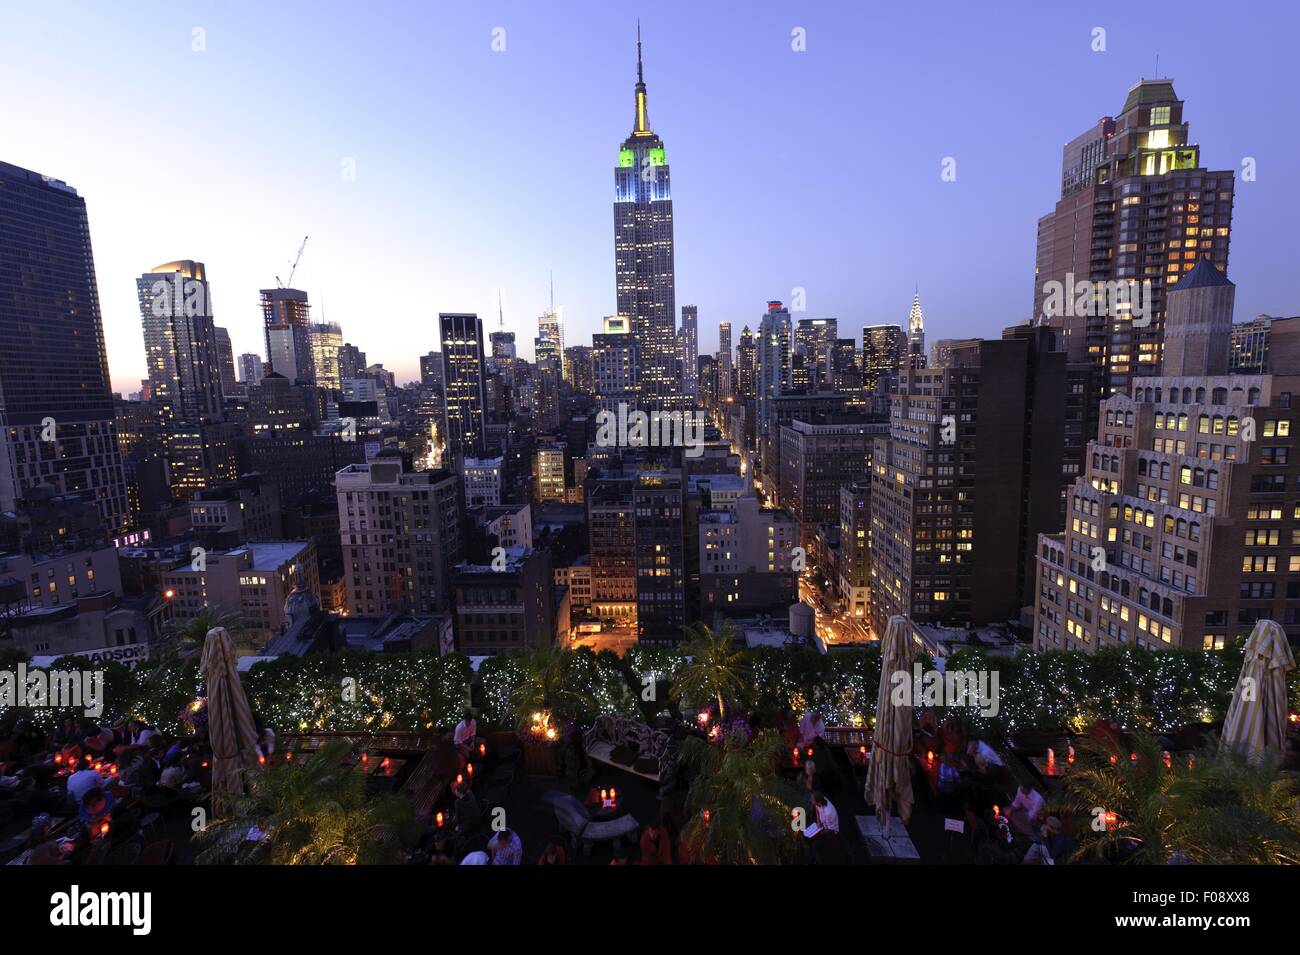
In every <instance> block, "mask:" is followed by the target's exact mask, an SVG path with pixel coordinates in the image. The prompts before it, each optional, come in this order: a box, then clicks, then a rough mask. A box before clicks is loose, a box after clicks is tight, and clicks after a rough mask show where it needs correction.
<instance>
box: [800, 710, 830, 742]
mask: <svg viewBox="0 0 1300 955" xmlns="http://www.w3.org/2000/svg"><path fill="white" fill-rule="evenodd" d="M825 735H826V724H825V723H824V722H823V721H822V715H821V714H820V713H818V712H817V711H816V710H807V711H806V712H805V713H804V715H803V719H801V720H800V721H799V745H800V746H807V745H808V744H809V743H811V742H812V741H813V740H815V739H817V737H819V736H825Z"/></svg>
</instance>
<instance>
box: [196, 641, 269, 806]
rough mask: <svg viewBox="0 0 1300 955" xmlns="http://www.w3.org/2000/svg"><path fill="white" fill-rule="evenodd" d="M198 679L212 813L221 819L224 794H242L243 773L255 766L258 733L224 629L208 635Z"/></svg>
mask: <svg viewBox="0 0 1300 955" xmlns="http://www.w3.org/2000/svg"><path fill="white" fill-rule="evenodd" d="M199 675H200V676H201V677H202V678H203V682H204V684H205V685H206V686H207V688H208V738H209V741H210V742H211V744H212V811H213V812H214V813H216V814H218V815H221V813H222V811H223V810H224V809H225V808H226V804H227V803H228V800H227V799H226V798H225V797H224V795H223V794H226V793H242V792H243V791H244V779H243V773H242V771H243V770H245V769H252V768H254V767H255V766H256V765H257V731H256V730H255V729H254V728H253V714H252V713H251V712H250V711H249V709H248V697H246V696H245V695H244V687H243V686H242V685H241V684H240V682H239V673H238V672H237V671H236V669H235V647H234V644H233V643H231V640H230V634H229V633H227V632H226V628H225V627H213V628H212V629H211V630H209V631H208V636H207V639H206V640H204V641H203V656H202V657H201V658H200V659H199Z"/></svg>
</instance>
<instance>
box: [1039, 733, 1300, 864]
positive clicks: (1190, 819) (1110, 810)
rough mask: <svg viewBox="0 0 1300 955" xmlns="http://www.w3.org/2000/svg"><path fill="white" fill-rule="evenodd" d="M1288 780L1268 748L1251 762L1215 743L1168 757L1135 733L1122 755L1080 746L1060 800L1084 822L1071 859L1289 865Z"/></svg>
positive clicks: (1296, 844)
mask: <svg viewBox="0 0 1300 955" xmlns="http://www.w3.org/2000/svg"><path fill="white" fill-rule="evenodd" d="M1295 785H1296V775H1295V774H1294V773H1288V772H1284V771H1282V769H1281V759H1280V757H1279V756H1278V754H1276V753H1270V754H1268V755H1267V756H1266V757H1265V758H1264V759H1263V760H1261V761H1259V762H1258V763H1255V764H1252V763H1250V762H1249V761H1248V760H1247V759H1246V758H1245V757H1244V756H1242V755H1240V754H1238V753H1236V752H1234V751H1232V750H1227V751H1223V752H1220V751H1219V750H1218V749H1217V748H1215V747H1211V748H1208V749H1205V750H1203V751H1201V752H1198V753H1196V754H1194V755H1188V754H1185V753H1184V754H1179V755H1177V756H1175V755H1173V754H1171V753H1168V752H1166V751H1163V750H1161V749H1160V744H1159V743H1158V742H1157V741H1156V740H1155V739H1153V738H1152V737H1150V736H1146V735H1139V736H1136V737H1135V738H1134V742H1133V744H1132V749H1131V750H1129V751H1128V752H1122V751H1120V749H1119V748H1118V746H1117V745H1115V744H1114V743H1110V742H1096V741H1090V742H1088V743H1086V744H1085V756H1084V759H1083V760H1082V762H1081V764H1080V765H1078V766H1076V767H1075V769H1074V771H1073V772H1072V773H1071V774H1070V776H1069V780H1068V785H1067V789H1066V793H1065V796H1064V799H1063V800H1062V805H1063V807H1064V808H1065V809H1067V810H1069V811H1072V812H1074V813H1075V814H1077V815H1078V816H1079V817H1080V818H1084V819H1087V820H1088V826H1087V827H1086V831H1085V838H1084V839H1083V840H1082V844H1081V846H1080V849H1079V851H1078V855H1079V856H1086V855H1090V854H1091V855H1095V856H1097V857H1099V858H1102V859H1107V860H1112V861H1114V860H1122V861H1125V862H1131V863H1139V864H1154V865H1164V864H1167V863H1169V862H1170V861H1172V860H1176V859H1185V860H1188V861H1191V862H1198V863H1204V864H1211V865H1214V864H1217V865H1231V864H1256V865H1258V864H1274V865H1276V864H1284V863H1290V864H1295V863H1296V862H1300V802H1297V800H1296V797H1295Z"/></svg>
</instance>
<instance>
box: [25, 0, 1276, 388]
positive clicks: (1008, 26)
mask: <svg viewBox="0 0 1300 955" xmlns="http://www.w3.org/2000/svg"><path fill="white" fill-rule="evenodd" d="M986 6H988V5H983V4H980V5H977V4H971V3H968V2H960V0H958V2H951V3H946V2H941V3H936V4H927V5H925V8H924V11H923V12H922V11H920V9H919V8H918V7H916V6H915V5H909V4H885V3H882V2H876V0H871V2H862V0H853V2H847V0H845V2H813V3H803V4H793V3H775V2H767V0H763V2H749V3H744V4H724V3H720V2H700V0H685V2H676V0H660V2H657V3H654V4H643V5H640V6H637V5H633V4H628V3H619V2H611V0H602V2H583V3H579V2H571V0H570V2H566V0H554V2H550V3H537V2H531V0H530V2H519V3H474V4H460V3H458V4H452V3H441V2H439V3H433V2H426V3H393V2H368V3H356V2H352V3H343V2H337V0H327V2H320V3H310V4H309V3H296V2H294V3H288V2H277V3H274V4H271V3H264V2H258V3H253V2H224V3H219V4H218V3H187V2H171V3H148V2H132V3H129V4H105V3H54V2H51V3H41V4H22V5H19V4H6V5H4V6H3V7H0V90H3V91H4V97H5V98H4V105H3V109H2V110H0V160H4V161H7V162H12V163H15V164H17V165H19V166H25V167H27V168H30V169H36V170H38V171H40V172H42V173H45V174H48V175H52V176H55V177H57V178H60V179H64V180H66V181H67V182H68V183H69V184H71V185H72V186H74V187H75V188H76V189H77V190H78V191H79V192H80V193H81V195H83V196H84V197H85V198H86V201H87V204H88V207H89V213H90V225H91V236H92V240H93V242H94V249H95V264H96V270H97V273H98V278H99V291H100V299H101V303H102V306H103V313H104V322H105V329H106V335H107V340H108V354H109V363H110V366H111V369H112V373H113V383H114V387H115V388H116V389H118V390H121V391H123V392H128V391H135V390H137V389H138V387H139V379H140V378H141V377H143V376H144V374H145V368H144V357H143V341H142V337H141V332H140V321H139V313H138V306H137V304H136V292H135V284H134V283H135V277H136V276H138V275H139V274H140V273H141V272H144V271H147V270H148V269H150V268H152V267H153V266H155V265H159V264H161V263H163V262H168V261H171V260H173V259H179V258H193V259H198V260H201V261H203V262H205V263H206V264H207V267H208V276H209V279H210V280H211V282H212V299H213V303H214V313H215V315H216V318H217V321H218V322H219V323H220V324H222V325H224V326H226V327H228V328H229V329H230V332H231V336H232V338H233V340H234V346H235V351H236V353H239V352H244V351H257V352H259V353H260V352H261V351H262V350H263V349H262V338H261V332H260V316H259V312H258V299H257V290H258V289H259V288H263V287H269V286H273V285H274V284H275V278H274V277H275V275H277V274H279V275H281V276H284V277H286V278H287V275H288V271H287V270H288V268H289V262H290V260H291V259H292V257H293V255H294V253H295V252H296V250H297V248H298V245H299V243H300V242H301V240H302V237H303V235H305V234H310V236H311V239H310V241H309V242H308V244H307V251H306V253H305V255H304V256H303V261H302V264H301V266H300V267H299V269H298V273H297V277H296V278H295V281H294V285H295V286H297V287H299V288H303V289H306V290H307V291H308V292H309V294H310V296H311V301H312V303H313V306H314V307H313V314H314V315H315V317H316V319H317V320H328V321H335V322H339V323H341V324H342V326H343V332H344V338H345V340H347V341H350V342H352V343H354V344H356V345H358V346H360V347H361V348H363V349H364V350H365V351H366V352H367V353H368V355H369V358H370V360H371V361H377V362H382V363H383V364H384V365H385V366H386V367H388V368H390V369H394V370H395V371H397V372H398V376H399V380H405V379H407V378H412V377H416V376H417V374H418V364H417V356H418V355H419V354H421V353H423V352H426V351H428V350H430V349H432V348H435V347H437V328H436V314H437V313H438V312H439V311H477V312H478V313H479V314H480V315H481V316H484V318H485V319H487V320H489V322H488V324H489V328H492V327H495V325H496V301H497V290H498V289H499V290H501V294H502V298H503V300H504V306H505V317H506V325H507V327H508V328H510V329H513V330H514V331H516V332H517V333H519V336H520V339H521V341H527V342H528V343H529V347H527V348H524V349H522V351H523V352H524V353H526V354H531V341H532V337H533V336H534V335H535V334H536V317H537V315H538V314H539V313H540V312H541V311H542V309H543V308H544V307H545V306H546V304H547V299H548V285H547V277H548V273H549V272H550V271H551V270H553V271H554V274H555V290H556V301H557V302H558V303H561V304H563V305H564V306H565V318H566V324H567V328H566V335H565V337H566V344H579V343H586V344H590V335H591V334H592V332H594V331H597V330H598V326H599V322H600V316H602V315H604V314H608V313H610V312H612V311H613V310H614V267H613V237H612V229H613V226H612V211H611V202H612V199H613V168H614V164H615V161H616V156H617V150H618V145H619V143H620V142H621V141H622V140H623V139H624V138H625V137H626V136H627V134H628V132H629V131H630V129H631V125H632V120H633V91H632V87H633V84H634V82H635V67H636V62H635V29H636V17H637V16H638V15H639V16H641V18H642V30H643V39H644V43H645V71H646V82H647V85H648V87H649V109H650V122H651V125H652V126H653V128H654V129H655V130H656V131H657V132H658V133H659V134H660V135H661V136H662V137H663V138H664V141H665V144H666V146H667V150H668V161H669V163H670V165H671V168H672V182H673V199H674V212H675V216H676V255H677V261H676V265H677V304H678V306H679V307H680V306H681V305H684V304H691V303H694V304H696V305H698V306H699V310H700V350H701V352H703V351H711V350H713V349H715V348H716V347H717V325H718V322H719V321H721V320H729V321H731V322H732V324H733V327H734V330H735V332H734V334H736V335H738V334H739V331H740V328H741V326H742V325H744V324H746V323H748V324H749V325H751V327H753V326H756V325H757V320H758V318H759V316H760V315H761V313H762V311H763V307H764V303H765V302H766V301H767V300H768V299H770V298H778V299H782V300H787V301H788V300H789V298H790V295H791V289H792V288H794V287H796V286H798V287H802V288H804V289H806V290H807V308H808V310H807V312H806V313H804V314H803V315H801V316H798V317H825V316H835V317H837V318H839V320H840V329H841V334H842V335H844V336H847V335H849V334H852V335H853V336H854V337H855V338H857V337H859V336H860V335H861V328H862V326H863V325H864V324H875V323H880V322H897V323H900V324H901V323H904V321H905V319H906V316H907V308H908V305H909V304H910V301H911V297H912V290H913V286H914V285H916V286H919V289H920V293H921V301H922V305H923V306H924V308H925V313H926V324H927V333H928V335H929V337H930V338H931V339H932V340H933V339H935V338H941V337H964V336H973V335H997V334H999V332H1000V329H1001V328H1002V327H1003V326H1005V325H1008V324H1013V323H1015V322H1017V321H1020V320H1022V319H1024V318H1027V317H1028V314H1029V311H1030V308H1031V305H1032V282H1033V256H1034V237H1035V222H1036V220H1037V218H1038V217H1039V216H1041V215H1043V214H1044V213H1046V212H1048V211H1050V210H1051V209H1052V207H1053V204H1054V202H1055V200H1056V198H1057V195H1058V192H1059V185H1058V183H1059V172H1060V149H1061V145H1062V144H1063V143H1064V142H1065V141H1066V140H1067V139H1069V138H1071V137H1072V136H1074V135H1076V134H1078V133H1079V132H1081V131H1083V130H1084V129H1085V128H1086V127H1088V126H1089V125H1091V124H1093V123H1094V122H1095V121H1096V120H1097V119H1098V118H1100V117H1101V116H1102V115H1106V114H1111V115H1113V114H1114V113H1117V112H1118V111H1119V109H1120V106H1121V105H1122V103H1123V101H1124V97H1125V94H1126V92H1127V90H1128V88H1129V87H1130V86H1131V85H1132V84H1133V83H1135V82H1137V80H1138V79H1139V78H1140V77H1142V76H1153V75H1156V56H1157V54H1158V55H1159V58H1160V60H1159V63H1160V75H1165V76H1170V77H1172V78H1173V79H1174V82H1175V89H1176V90H1177V92H1178V94H1179V96H1180V97H1181V98H1182V99H1183V100H1184V101H1185V102H1186V104H1187V105H1186V112H1185V118H1186V119H1187V120H1188V122H1189V123H1190V124H1191V137H1192V139H1193V141H1195V142H1198V143H1200V144H1201V146H1202V159H1203V162H1204V163H1205V164H1206V165H1208V166H1209V167H1210V168H1212V169H1233V170H1236V171H1237V173H1238V186H1237V200H1236V206H1235V211H1234V219H1233V239H1232V248H1231V254H1230V262H1229V276H1230V277H1231V278H1232V279H1233V280H1234V281H1235V282H1236V283H1237V286H1238V293H1237V316H1236V317H1237V320H1238V321H1241V320H1244V319H1246V318H1249V317H1252V316H1254V315H1256V314H1258V313H1261V312H1268V313H1271V314H1296V313H1297V312H1300V270H1298V269H1297V268H1296V243H1295V228H1294V223H1295V222H1297V221H1300V200H1298V199H1297V195H1298V191H1297V188H1296V184H1297V183H1298V182H1300V158H1298V157H1300V131H1298V124H1297V122H1296V119H1297V97H1296V95H1295V91H1296V89H1297V86H1296V82H1295V77H1294V72H1293V68H1292V62H1293V59H1294V50H1293V43H1294V37H1295V34H1296V29H1297V27H1298V26H1300V13H1297V8H1296V7H1295V6H1294V5H1293V4H1291V3H1289V2H1288V3H1282V2H1278V0H1272V2H1268V3H1254V4H1250V5H1249V6H1248V7H1244V8H1235V9H1234V8H1231V7H1225V6H1224V5H1223V4H1221V3H1215V4H1212V3H1199V2H1194V3H1185V4H1176V5H1172V6H1171V5H1169V4H1154V3H1151V4H1138V3H1133V2H1131V0H1130V2H1124V3H1100V4H1094V5H1092V6H1093V8H1094V9H1090V10H1086V11H1085V10H1083V9H1059V7H1060V6H1061V5H1058V4H1046V3H1042V2H1040V0H1030V2H1023V3H1020V2H1016V3H1004V4H999V5H998V6H999V8H1000V9H999V12H996V13H989V12H988V11H987V10H985V9H984V7H986ZM1098 26H1100V27H1103V28H1105V30H1106V50H1105V52H1093V50H1092V49H1091V45H1092V30H1093V28H1094V27H1098ZM797 27H800V28H803V30H804V31H805V34H806V46H807V49H806V51H805V52H795V51H793V50H792V49H791V31H792V30H794V29H795V28H797ZM196 28H198V29H201V30H202V34H201V40H202V42H201V43H198V44H197V45H202V46H206V49H204V50H203V51H195V50H194V49H193V47H194V46H195V45H196V40H195V33H194V31H195V29H196ZM496 28H502V29H503V30H504V42H505V50H504V51H503V52H494V50H493V31H494V30H495V29H496ZM498 36H500V34H498ZM498 45H499V43H498ZM949 156H951V157H954V158H955V159H956V161H957V180H956V181H955V182H943V181H941V179H940V165H941V162H942V161H943V159H944V157H949ZM1244 157H1253V158H1254V159H1255V160H1256V164H1257V170H1258V178H1257V181H1255V182H1241V181H1240V172H1241V168H1242V165H1241V164H1242V160H1243V158H1244ZM349 161H352V162H353V163H354V168H355V178H354V179H352V180H349V179H347V178H345V175H344V170H345V164H347V163H348V162H349ZM1288 226H1290V228H1288Z"/></svg>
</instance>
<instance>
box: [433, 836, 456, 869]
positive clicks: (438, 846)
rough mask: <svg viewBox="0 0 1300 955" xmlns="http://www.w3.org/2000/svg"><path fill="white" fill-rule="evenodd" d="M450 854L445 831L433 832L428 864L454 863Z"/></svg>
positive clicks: (448, 841) (449, 844)
mask: <svg viewBox="0 0 1300 955" xmlns="http://www.w3.org/2000/svg"><path fill="white" fill-rule="evenodd" d="M455 864H456V860H455V858H453V857H452V854H451V842H450V840H449V839H448V837H447V833H445V832H435V833H434V834H433V844H432V845H431V846H430V847H429V865H455Z"/></svg>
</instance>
